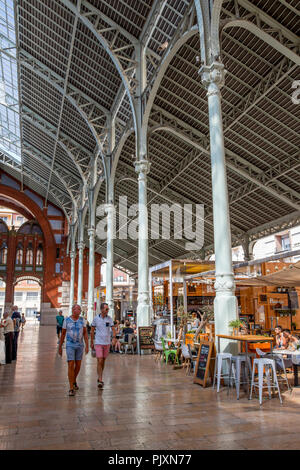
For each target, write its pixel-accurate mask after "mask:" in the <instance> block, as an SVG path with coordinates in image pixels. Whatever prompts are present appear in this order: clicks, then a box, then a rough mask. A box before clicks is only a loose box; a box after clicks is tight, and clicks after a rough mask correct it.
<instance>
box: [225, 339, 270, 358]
mask: <svg viewBox="0 0 300 470" xmlns="http://www.w3.org/2000/svg"><path fill="white" fill-rule="evenodd" d="M216 336H217V338H218V351H220V339H222V338H223V339H230V340H232V341H244V342H245V343H246V348H245V350H246V351H245V352H246V355H248V343H270V346H271V352H272V350H273V341H274V338H272V337H271V336H258V335H216Z"/></svg>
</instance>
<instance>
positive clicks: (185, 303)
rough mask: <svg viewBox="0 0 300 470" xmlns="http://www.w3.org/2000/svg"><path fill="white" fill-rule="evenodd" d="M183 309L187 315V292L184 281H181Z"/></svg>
mask: <svg viewBox="0 0 300 470" xmlns="http://www.w3.org/2000/svg"><path fill="white" fill-rule="evenodd" d="M183 309H184V312H185V313H187V309H188V303H187V290H186V280H185V279H184V280H183Z"/></svg>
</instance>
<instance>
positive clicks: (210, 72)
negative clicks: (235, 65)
mask: <svg viewBox="0 0 300 470" xmlns="http://www.w3.org/2000/svg"><path fill="white" fill-rule="evenodd" d="M199 75H200V76H201V81H202V83H203V85H204V86H205V88H208V87H209V85H212V84H213V85H215V86H216V89H220V88H221V87H222V86H223V85H224V83H225V68H224V65H223V64H222V62H213V63H212V64H211V65H203V66H202V67H201V68H200V70H199Z"/></svg>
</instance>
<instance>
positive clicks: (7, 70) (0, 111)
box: [0, 0, 21, 162]
mask: <svg viewBox="0 0 300 470" xmlns="http://www.w3.org/2000/svg"><path fill="white" fill-rule="evenodd" d="M1 151H2V152H3V153H5V154H6V155H8V156H10V157H12V158H13V159H14V160H17V161H18V162H20V161H21V138H20V125H19V93H18V69H17V61H16V30H15V17H14V2H13V0H1V1H0V152H1Z"/></svg>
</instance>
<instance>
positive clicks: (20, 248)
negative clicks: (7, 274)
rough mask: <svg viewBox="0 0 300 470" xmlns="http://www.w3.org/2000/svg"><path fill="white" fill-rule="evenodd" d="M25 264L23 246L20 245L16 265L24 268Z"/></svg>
mask: <svg viewBox="0 0 300 470" xmlns="http://www.w3.org/2000/svg"><path fill="white" fill-rule="evenodd" d="M22 264H23V245H22V243H18V246H17V252H16V265H18V266H22Z"/></svg>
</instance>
